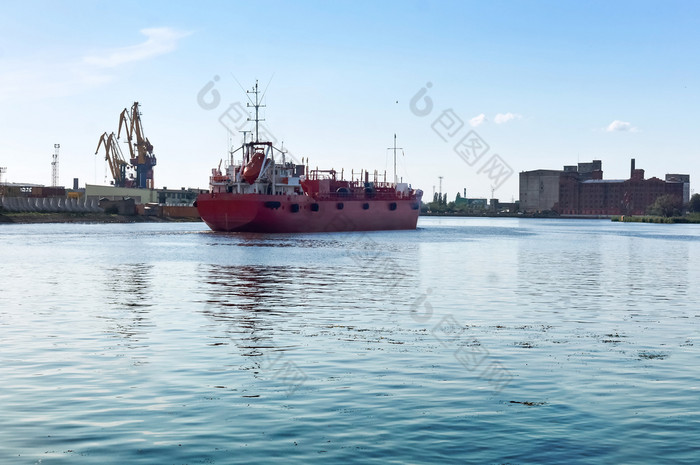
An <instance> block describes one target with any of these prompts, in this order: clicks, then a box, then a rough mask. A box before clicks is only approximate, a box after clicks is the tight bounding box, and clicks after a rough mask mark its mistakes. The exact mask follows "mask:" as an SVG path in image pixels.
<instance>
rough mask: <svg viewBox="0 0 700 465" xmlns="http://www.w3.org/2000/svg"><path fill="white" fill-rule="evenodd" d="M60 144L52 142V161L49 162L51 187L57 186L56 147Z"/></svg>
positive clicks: (59, 146)
mask: <svg viewBox="0 0 700 465" xmlns="http://www.w3.org/2000/svg"><path fill="white" fill-rule="evenodd" d="M60 148H61V144H53V149H54V152H53V161H52V162H51V187H57V186H58V149H60Z"/></svg>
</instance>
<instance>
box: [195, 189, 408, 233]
mask: <svg viewBox="0 0 700 465" xmlns="http://www.w3.org/2000/svg"><path fill="white" fill-rule="evenodd" d="M197 210H198V211H199V215H200V216H201V218H202V220H203V221H204V222H205V223H206V224H207V225H208V226H209V227H210V228H211V229H212V230H214V231H222V232H235V231H241V232H261V233H306V232H338V231H378V230H398V229H416V224H417V222H418V215H419V212H420V201H419V200H417V199H415V198H414V199H408V198H397V199H386V200H385V199H381V200H380V199H342V198H338V199H324V200H316V199H313V198H311V197H309V196H306V195H294V196H286V195H262V194H233V193H209V194H200V195H199V196H198V197H197Z"/></svg>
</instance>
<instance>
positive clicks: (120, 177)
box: [95, 132, 135, 187]
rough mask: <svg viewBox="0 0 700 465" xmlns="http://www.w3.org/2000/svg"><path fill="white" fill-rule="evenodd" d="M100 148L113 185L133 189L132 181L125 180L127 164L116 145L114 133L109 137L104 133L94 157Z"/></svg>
mask: <svg viewBox="0 0 700 465" xmlns="http://www.w3.org/2000/svg"><path fill="white" fill-rule="evenodd" d="M101 146H104V148H105V160H107V163H108V164H109V170H110V171H111V172H112V178H113V179H114V185H115V186H116V187H134V184H135V183H134V180H133V179H130V178H127V175H126V170H127V168H128V167H129V164H128V163H127V162H126V161H124V155H123V154H122V149H120V148H119V144H118V143H117V136H115V135H114V133H112V134H110V135H109V136H108V135H107V133H106V132H105V133H104V134H102V136H101V137H100V141H99V142H98V143H97V149H95V155H97V153H98V152H99V151H100V147H101Z"/></svg>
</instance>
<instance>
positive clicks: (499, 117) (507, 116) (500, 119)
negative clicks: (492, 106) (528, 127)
mask: <svg viewBox="0 0 700 465" xmlns="http://www.w3.org/2000/svg"><path fill="white" fill-rule="evenodd" d="M522 117H523V115H519V114H517V113H510V112H508V113H496V117H495V118H494V119H493V121H494V123H496V124H504V123H507V122H508V121H510V120H514V119H521V118H522Z"/></svg>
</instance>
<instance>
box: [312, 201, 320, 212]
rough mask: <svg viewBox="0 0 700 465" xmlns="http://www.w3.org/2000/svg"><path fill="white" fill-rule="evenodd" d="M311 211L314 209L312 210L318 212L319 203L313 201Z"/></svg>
mask: <svg viewBox="0 0 700 465" xmlns="http://www.w3.org/2000/svg"><path fill="white" fill-rule="evenodd" d="M311 211H312V212H317V211H318V204H317V203H312V204H311Z"/></svg>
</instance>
